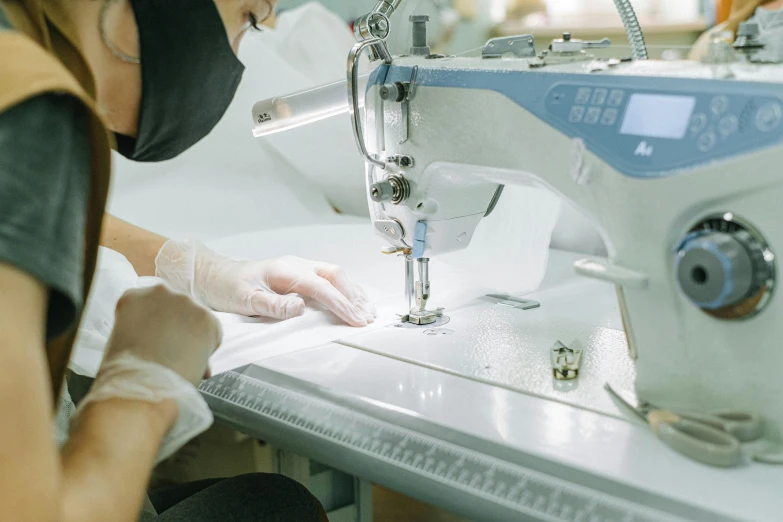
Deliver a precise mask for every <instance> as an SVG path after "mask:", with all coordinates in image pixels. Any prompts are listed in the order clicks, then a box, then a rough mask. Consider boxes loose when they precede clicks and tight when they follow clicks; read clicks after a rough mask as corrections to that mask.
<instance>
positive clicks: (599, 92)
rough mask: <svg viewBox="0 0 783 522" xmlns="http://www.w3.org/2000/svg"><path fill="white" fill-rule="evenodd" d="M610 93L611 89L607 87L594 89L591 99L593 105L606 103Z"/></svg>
mask: <svg viewBox="0 0 783 522" xmlns="http://www.w3.org/2000/svg"><path fill="white" fill-rule="evenodd" d="M608 95H609V91H607V90H606V89H596V90H595V91H593V99H592V100H590V104H591V105H603V104H604V103H606V97H607V96H608Z"/></svg>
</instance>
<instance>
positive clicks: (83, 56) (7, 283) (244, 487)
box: [0, 0, 373, 522]
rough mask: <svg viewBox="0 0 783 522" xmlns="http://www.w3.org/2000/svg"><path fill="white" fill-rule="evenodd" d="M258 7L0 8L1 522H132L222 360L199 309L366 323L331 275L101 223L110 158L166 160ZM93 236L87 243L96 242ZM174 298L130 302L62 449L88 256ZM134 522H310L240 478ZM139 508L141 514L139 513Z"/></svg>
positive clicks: (271, 487)
mask: <svg viewBox="0 0 783 522" xmlns="http://www.w3.org/2000/svg"><path fill="white" fill-rule="evenodd" d="M272 7H273V6H272V5H271V3H270V1H267V0H100V1H97V0H92V1H90V0H0V345H2V349H1V350H0V412H2V414H3V415H4V416H5V422H3V423H1V424H0V459H2V462H3V465H2V466H0V496H1V497H2V498H1V499H0V500H2V502H0V519H2V520H35V521H47V520H58V521H61V520H64V521H67V520H79V521H91V520H96V521H106V520H112V521H133V520H137V519H138V517H139V512H140V511H141V509H142V505H143V504H144V499H145V485H146V484H147V482H148V480H149V475H150V472H151V469H152V466H153V464H154V463H155V462H156V461H157V460H160V458H162V457H164V456H165V455H167V454H170V453H171V452H172V451H173V450H174V449H176V448H177V447H178V446H181V444H182V443H184V442H185V441H186V440H187V439H188V438H189V437H192V436H194V435H195V434H197V433H198V432H199V431H202V430H203V429H205V428H206V426H208V424H209V422H210V420H211V417H210V416H209V412H208V410H206V405H205V403H203V400H202V399H200V396H199V395H198V392H197V391H196V390H195V387H194V385H195V384H198V382H199V381H200V379H201V378H202V377H203V376H204V375H205V373H207V359H208V357H209V355H210V354H211V353H212V351H214V349H215V348H217V346H218V345H219V344H220V337H221V335H220V328H219V325H218V323H217V322H216V321H215V320H214V318H213V317H212V316H211V314H209V312H208V311H207V309H206V307H205V306H203V305H206V306H209V307H212V308H215V309H219V310H222V311H230V312H236V313H245V314H248V315H266V316H270V317H277V318H280V319H285V318H287V317H291V316H294V315H298V314H301V313H302V312H303V309H304V302H303V301H302V299H301V298H299V297H298V296H295V295H288V294H292V293H297V294H302V295H305V296H310V297H313V298H315V299H317V300H319V301H321V303H322V304H324V305H326V306H327V307H328V308H329V309H331V310H332V311H334V312H335V313H336V314H337V315H339V316H340V317H342V318H343V319H344V320H346V321H347V322H349V323H350V324H353V325H356V326H363V325H366V324H367V323H368V322H371V321H372V319H373V311H372V307H371V306H370V305H369V304H368V303H367V301H366V297H365V296H364V294H363V292H362V291H361V289H359V288H358V287H356V286H355V285H353V283H351V282H350V281H349V280H348V279H347V278H346V277H345V275H344V274H342V273H341V272H340V270H339V269H337V268H336V267H332V266H328V265H323V264H319V263H312V262H308V261H304V260H299V259H279V260H270V261H266V262H257V263H243V262H238V261H234V260H230V259H226V258H223V257H222V256H219V255H217V254H215V253H213V252H210V251H209V250H207V249H205V248H204V247H203V246H201V245H199V244H198V243H196V242H192V241H168V240H167V239H166V238H162V237H159V236H156V235H154V234H151V233H148V232H146V231H143V230H140V229H137V228H135V227H133V226H131V225H129V224H126V223H123V222H121V221H119V220H115V219H113V218H111V217H104V206H105V202H106V192H107V188H108V184H109V163H110V161H109V159H110V147H111V146H112V145H113V144H115V143H116V146H117V149H118V150H119V151H120V152H121V153H122V154H124V155H126V156H128V157H130V158H132V159H135V160H137V161H161V160H165V159H169V158H173V157H175V156H176V155H178V154H179V153H181V152H183V151H184V150H186V149H187V148H188V147H190V146H192V145H193V144H195V143H196V142H197V141H199V140H200V139H201V138H203V137H204V136H205V135H206V134H207V133H208V132H209V131H210V130H211V129H212V127H213V126H214V125H215V124H216V123H217V121H218V120H219V119H220V117H221V116H222V114H223V112H224V111H225V109H226V107H227V106H228V104H229V102H230V101H231V98H232V97H233V94H234V92H235V90H236V87H237V84H238V83H239V79H240V77H241V75H242V65H241V64H240V63H239V62H238V60H237V58H236V56H235V53H236V50H237V48H238V45H239V42H240V40H241V38H242V35H243V34H244V33H245V32H246V31H247V30H249V29H250V28H252V27H254V26H255V25H256V23H258V22H259V21H260V20H263V19H264V18H265V17H267V16H269V15H270V14H271V12H272ZM102 224H103V228H104V230H103V237H102V238H101V228H102ZM101 241H102V242H103V244H104V245H106V246H109V247H114V248H115V249H117V250H119V251H120V252H122V253H124V254H125V255H126V256H127V257H128V258H129V259H130V260H131V262H132V263H133V264H134V266H135V267H136V269H137V271H138V272H139V274H140V275H152V274H155V273H157V274H158V275H159V276H161V277H164V279H167V280H168V282H169V283H170V285H171V286H172V287H173V288H174V289H175V290H178V291H180V292H182V293H188V294H190V295H191V296H192V297H194V298H195V299H197V300H198V301H199V303H200V304H197V303H195V302H194V301H193V300H192V299H191V298H189V297H186V296H184V295H182V293H175V292H174V291H172V290H170V289H167V288H164V287H156V288H147V289H140V290H134V291H131V292H129V293H128V294H126V295H125V296H124V297H123V298H122V299H121V301H120V303H119V305H118V307H117V313H116V323H115V328H114V331H113V332H112V335H111V339H110V341H109V345H108V347H107V350H106V356H105V359H104V362H103V365H102V367H101V370H100V372H99V374H98V377H97V379H96V381H95V384H94V385H93V387H92V389H91V391H90V392H89V393H88V395H87V396H86V398H85V399H84V400H83V401H82V403H81V404H80V406H79V410H78V411H77V413H76V416H75V420H74V422H72V424H71V430H70V438H69V440H68V442H67V443H66V445H65V447H64V448H63V450H62V453H61V454H60V453H58V450H57V448H56V446H55V444H54V442H53V437H52V433H51V421H52V412H53V409H54V405H55V404H57V401H58V400H59V397H60V395H61V392H64V393H62V395H64V396H65V397H66V398H67V390H65V389H64V386H63V380H64V372H65V369H66V365H67V362H68V359H69V356H70V351H71V346H72V343H73V337H74V333H75V331H76V327H77V325H78V321H79V317H80V315H81V312H82V308H83V304H84V299H85V298H86V296H87V294H88V292H89V288H90V282H91V279H92V274H93V270H94V267H95V257H96V252H97V247H98V244H99V242H101ZM152 500H153V504H154V508H156V509H157V511H158V513H159V514H157V515H156V514H154V510H152V509H146V510H145V513H143V514H142V520H145V521H146V520H148V519H149V520H159V521H160V522H165V521H178V520H188V521H198V520H242V521H244V520H265V521H266V520H268V521H282V520H297V521H309V520H325V516H324V515H323V510H322V509H321V507H320V505H319V504H318V503H317V501H315V499H313V498H312V497H311V496H310V495H309V494H308V493H307V492H306V491H305V490H304V488H302V487H301V486H299V485H297V484H296V483H294V482H291V481H288V480H286V479H283V478H281V477H267V476H263V475H249V476H245V477H239V478H236V479H230V480H228V481H224V482H210V483H201V484H195V485H191V486H188V487H183V488H179V489H177V490H175V491H167V492H159V493H157V494H154V495H152ZM147 508H150V505H149V503H147Z"/></svg>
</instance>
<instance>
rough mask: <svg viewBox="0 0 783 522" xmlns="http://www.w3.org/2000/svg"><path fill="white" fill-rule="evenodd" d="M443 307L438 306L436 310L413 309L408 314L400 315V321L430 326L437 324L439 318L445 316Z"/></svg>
mask: <svg viewBox="0 0 783 522" xmlns="http://www.w3.org/2000/svg"><path fill="white" fill-rule="evenodd" d="M443 312H444V309H443V308H438V309H437V310H435V311H430V310H415V309H414V310H411V311H410V313H408V315H403V316H402V317H400V321H402V322H403V323H410V324H415V325H417V326H428V325H431V324H435V323H436V322H438V320H439V319H441V318H442V317H443Z"/></svg>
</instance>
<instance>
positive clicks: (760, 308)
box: [348, 1, 783, 427]
mask: <svg viewBox="0 0 783 522" xmlns="http://www.w3.org/2000/svg"><path fill="white" fill-rule="evenodd" d="M399 3H400V2H399V1H395V2H389V1H381V2H379V4H378V7H377V8H376V10H375V11H373V13H371V14H370V15H368V16H367V17H364V18H362V19H360V20H359V21H358V22H357V29H356V33H357V37H358V39H359V43H358V44H357V45H356V47H355V48H354V49H353V51H352V53H351V56H350V58H349V81H348V88H349V93H350V112H351V115H352V121H353V124H354V131H355V135H356V141H357V144H358V148H359V151H360V153H361V154H362V155H363V157H364V158H365V160H366V163H367V188H368V196H369V200H370V208H371V215H372V219H373V224H374V226H375V228H376V230H377V231H378V233H379V234H381V235H382V236H383V237H384V239H385V240H386V241H387V242H388V244H389V250H390V251H392V252H400V253H403V254H404V255H406V256H407V259H408V274H409V278H408V281H409V283H408V293H409V295H410V296H411V299H409V301H410V300H415V303H414V304H413V305H412V306H411V312H410V315H409V317H407V320H409V321H411V322H413V323H416V324H422V325H426V324H428V323H433V322H435V321H436V320H437V317H438V315H439V314H440V313H441V312H440V311H430V310H428V309H427V300H428V297H429V293H430V288H429V275H428V271H429V270H428V260H429V258H432V257H434V256H437V255H439V254H443V253H446V252H451V251H455V250H459V249H464V248H467V247H468V246H469V245H470V242H471V238H472V236H473V233H474V231H475V229H476V227H477V225H478V224H479V222H480V221H481V220H482V218H484V216H486V215H488V214H489V213H491V212H492V209H493V207H494V205H495V204H496V203H497V201H498V198H500V197H502V191H503V186H504V185H510V184H537V185H540V186H542V187H545V188H547V189H549V190H553V191H555V192H556V193H558V194H559V195H561V196H562V197H564V198H565V199H566V200H568V201H570V202H571V203H573V204H574V205H576V206H577V207H579V208H580V209H582V210H583V211H584V212H585V214H587V215H588V216H589V217H590V218H592V220H593V221H594V222H595V224H596V225H598V227H599V228H600V230H601V231H602V234H603V237H604V239H605V241H606V244H607V246H608V249H609V252H610V256H609V259H607V260H584V261H581V262H579V263H577V264H576V270H577V271H578V272H579V273H580V274H582V275H584V276H587V277H592V278H596V279H600V280H604V281H606V282H608V283H611V284H614V285H615V286H616V289H617V298H618V300H619V304H620V309H621V312H622V317H623V322H624V325H625V334H626V337H627V341H628V347H629V351H630V356H631V357H632V359H633V360H634V361H635V366H636V371H637V379H636V389H637V392H638V394H639V395H640V396H641V397H642V398H644V399H645V400H649V401H652V402H654V403H655V404H660V405H664V406H666V407H668V408H682V409H687V410H695V411H709V410H713V411H714V410H718V409H726V408H729V409H741V410H747V411H754V412H758V413H760V414H763V415H764V416H765V417H766V418H767V419H768V420H771V421H773V422H772V423H771V424H772V425H773V426H775V427H779V426H780V425H781V423H783V401H780V400H778V397H779V396H780V395H781V392H783V384H781V382H783V381H781V380H780V377H779V375H780V369H781V368H782V367H783V349H781V347H780V343H781V339H783V321H781V320H780V318H781V316H782V315H783V304H782V303H781V299H780V298H779V296H777V295H776V293H775V292H774V290H775V282H776V259H775V254H774V253H775V252H776V251H780V249H781V247H782V243H783V219H782V218H781V215H780V214H779V211H778V209H779V207H778V205H779V201H780V200H781V198H782V197H783V175H781V173H780V171H779V162H780V161H781V160H782V159H783V145H782V144H781V139H783V95H782V93H783V85H781V83H782V82H783V65H780V64H759V63H754V60H753V59H752V56H751V57H750V58H748V55H747V53H745V50H746V49H745V48H743V47H752V46H748V45H747V41H744V40H743V41H742V42H740V41H738V42H737V45H738V47H739V48H732V45H731V43H729V42H726V41H722V40H716V41H715V42H713V48H712V49H711V52H710V57H709V60H708V61H709V62H710V63H698V62H663V61H647V60H641V59H639V60H630V59H613V60H599V59H596V58H594V57H592V56H591V55H590V50H591V48H592V47H605V46H607V45H609V42H608V41H600V42H584V41H580V40H577V39H575V38H571V37H570V35H568V34H566V35H564V36H563V38H562V39H560V40H556V41H554V42H553V43H552V45H551V47H550V49H549V50H548V51H546V52H544V53H542V54H537V53H536V51H535V48H534V41H533V37H532V36H520V37H516V38H506V39H499V40H493V41H490V42H489V43H488V44H487V46H486V47H485V48H484V51H483V55H482V56H481V57H478V58H459V57H446V56H436V55H432V54H431V53H430V51H429V48H428V47H427V42H426V28H425V25H424V24H425V22H426V18H413V19H412V22H413V25H414V27H413V47H412V49H411V53H410V56H404V57H394V58H393V57H391V56H390V55H389V53H388V52H387V51H386V50H385V47H384V44H383V38H384V35H385V34H386V33H388V30H389V26H388V15H389V13H390V12H391V11H393V9H394V8H395V7H396V6H397V5H399ZM367 48H369V49H371V52H372V54H373V57H374V58H377V59H380V60H383V61H384V62H385V63H384V64H383V65H381V66H379V67H378V68H377V69H376V70H375V72H374V74H373V75H372V77H371V78H370V79H369V83H368V87H367V91H366V99H365V101H364V105H365V108H364V111H363V112H364V118H362V117H361V112H362V111H361V109H360V100H361V98H362V97H364V96H365V93H362V92H360V89H359V75H358V67H357V63H358V61H359V60H358V59H359V56H360V55H361V54H362V51H363V50H365V49H367ZM635 54H637V58H643V56H639V55H638V53H635ZM509 241H513V238H509ZM414 261H416V262H417V263H418V266H419V278H418V281H415V285H414V284H413V276H412V274H413V269H412V263H413V262H414ZM586 306H589V305H586Z"/></svg>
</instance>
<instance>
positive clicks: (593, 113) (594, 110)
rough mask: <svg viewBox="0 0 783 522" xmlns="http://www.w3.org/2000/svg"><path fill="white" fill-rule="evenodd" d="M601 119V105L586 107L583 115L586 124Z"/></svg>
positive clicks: (592, 123) (594, 122)
mask: <svg viewBox="0 0 783 522" xmlns="http://www.w3.org/2000/svg"><path fill="white" fill-rule="evenodd" d="M599 119H601V107H590V108H589V109H587V115H586V116H585V123H587V124H588V125H595V124H596V123H598V120H599Z"/></svg>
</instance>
